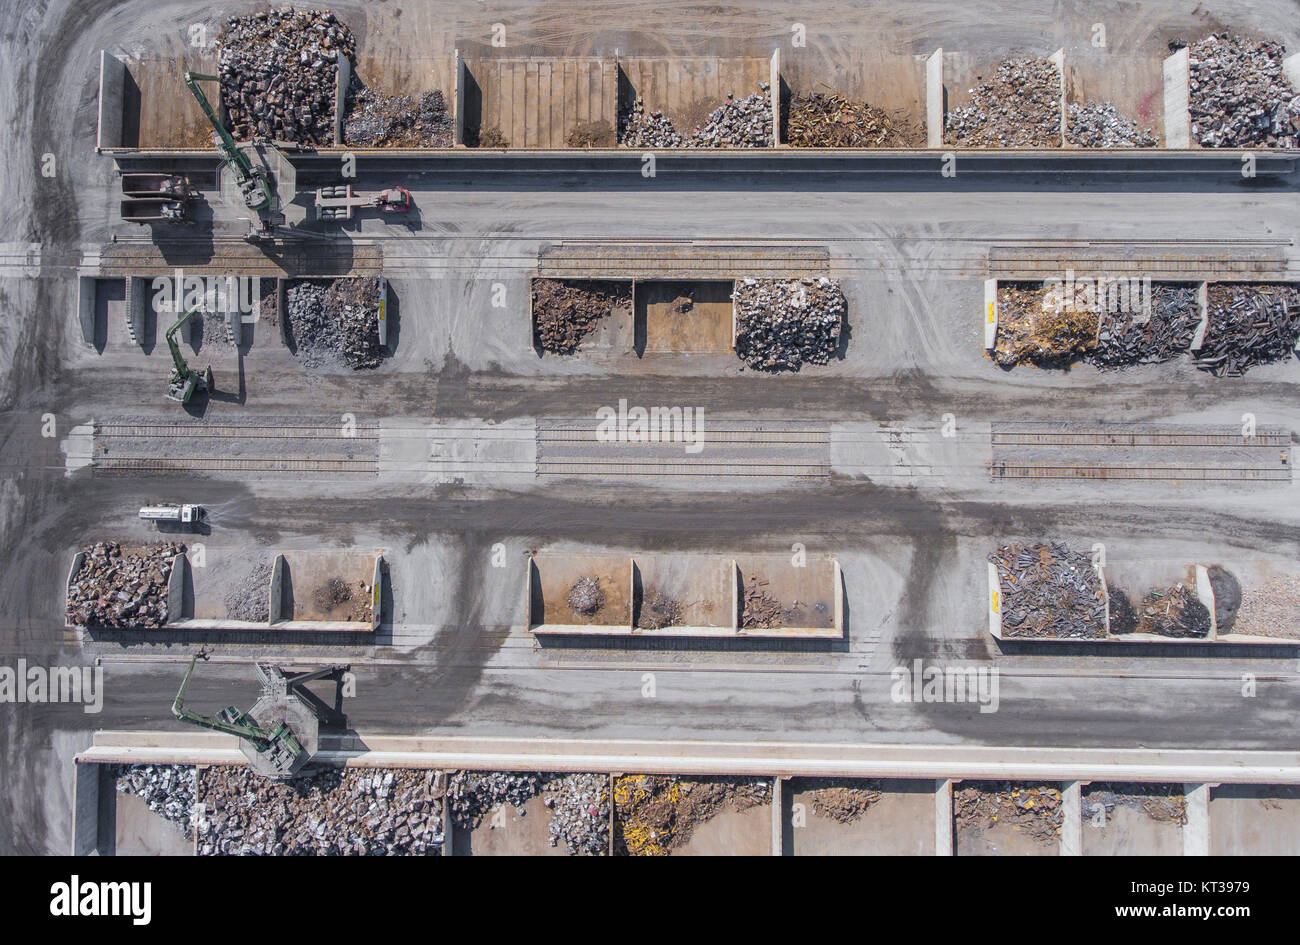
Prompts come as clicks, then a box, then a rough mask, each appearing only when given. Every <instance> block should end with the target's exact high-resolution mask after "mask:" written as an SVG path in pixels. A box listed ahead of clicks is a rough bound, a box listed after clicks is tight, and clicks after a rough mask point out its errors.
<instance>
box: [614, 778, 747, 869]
mask: <svg viewBox="0 0 1300 945" xmlns="http://www.w3.org/2000/svg"><path fill="white" fill-rule="evenodd" d="M614 803H615V805H616V808H617V812H616V817H615V821H616V826H615V830H614V852H615V853H616V854H617V855H620V856H666V855H668V854H669V853H670V852H671V851H673V850H676V849H678V848H680V847H682V846H685V845H686V844H687V843H688V842H689V841H690V839H691V835H692V834H693V833H694V832H695V829H696V828H697V827H699V826H700V825H701V824H704V823H707V822H708V821H710V820H712V819H713V818H714V817H716V816H717V815H718V814H720V813H722V812H723V811H736V812H744V811H747V810H750V809H752V808H754V807H765V806H768V805H770V804H771V803H772V782H771V781H770V780H768V779H766V778H683V777H678V776H676V775H660V774H641V775H627V776H625V777H621V778H618V779H617V780H616V781H615V782H614Z"/></svg>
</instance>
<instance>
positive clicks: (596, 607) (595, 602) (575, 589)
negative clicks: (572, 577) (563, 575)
mask: <svg viewBox="0 0 1300 945" xmlns="http://www.w3.org/2000/svg"><path fill="white" fill-rule="evenodd" d="M565 600H566V601H568V604H569V607H570V609H571V610H572V611H573V612H574V613H575V614H579V615H581V616H583V617H590V616H592V615H594V614H597V613H599V612H600V609H601V608H602V607H604V606H605V592H604V591H603V590H602V589H601V587H600V580H599V579H598V578H594V577H581V578H578V580H577V581H575V582H574V584H573V586H572V587H571V588H569V593H568V596H567V597H565Z"/></svg>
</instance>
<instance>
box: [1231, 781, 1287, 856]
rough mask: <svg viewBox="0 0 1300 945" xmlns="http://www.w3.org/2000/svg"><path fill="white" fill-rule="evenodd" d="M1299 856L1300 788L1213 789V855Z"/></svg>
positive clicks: (1237, 786) (1238, 786) (1239, 786)
mask: <svg viewBox="0 0 1300 945" xmlns="http://www.w3.org/2000/svg"><path fill="white" fill-rule="evenodd" d="M1297 854H1300V787H1296V786H1279V785H1254V784H1223V785H1220V786H1219V787H1216V788H1213V789H1212V790H1211V792H1210V855H1211V856H1295V855H1297Z"/></svg>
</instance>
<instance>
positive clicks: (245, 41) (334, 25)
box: [217, 7, 356, 144]
mask: <svg viewBox="0 0 1300 945" xmlns="http://www.w3.org/2000/svg"><path fill="white" fill-rule="evenodd" d="M217 47H218V50H219V55H220V73H219V75H220V79H221V101H222V103H223V104H224V105H225V106H226V109H227V111H228V114H229V116H230V120H229V128H230V132H231V134H233V135H234V136H235V137H236V138H239V139H248V138H253V137H260V138H280V139H284V140H287V141H296V142H299V143H303V144H333V143H334V99H335V93H336V88H335V86H336V83H337V72H338V60H339V57H344V58H346V59H349V60H351V59H352V57H353V55H354V53H355V52H356V41H355V40H354V39H353V37H352V32H351V30H349V29H348V28H347V27H346V26H344V25H343V24H342V23H340V22H339V21H338V19H337V18H336V17H335V16H334V14H333V13H330V12H329V11H328V10H293V9H292V8H288V7H286V8H285V9H282V10H270V11H267V12H263V13H253V14H250V15H248V16H232V17H230V18H229V19H228V20H226V24H225V28H224V29H223V30H222V31H221V35H220V36H219V37H217Z"/></svg>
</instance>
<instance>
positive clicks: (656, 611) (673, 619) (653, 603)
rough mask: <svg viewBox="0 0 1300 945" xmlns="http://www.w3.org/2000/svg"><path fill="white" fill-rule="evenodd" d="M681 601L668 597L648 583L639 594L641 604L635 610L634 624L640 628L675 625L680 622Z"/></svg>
mask: <svg viewBox="0 0 1300 945" xmlns="http://www.w3.org/2000/svg"><path fill="white" fill-rule="evenodd" d="M682 613H683V612H682V605H681V602H680V601H678V600H676V599H675V598H673V597H669V596H668V595H667V594H666V593H664V591H663V590H662V589H660V588H658V587H656V586H655V585H653V584H652V585H650V586H649V587H647V588H646V589H645V590H644V591H643V592H642V594H641V606H640V608H638V610H637V615H636V625H637V626H638V627H639V628H641V629H642V630H662V629H663V628H664V627H677V626H681V623H682Z"/></svg>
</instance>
